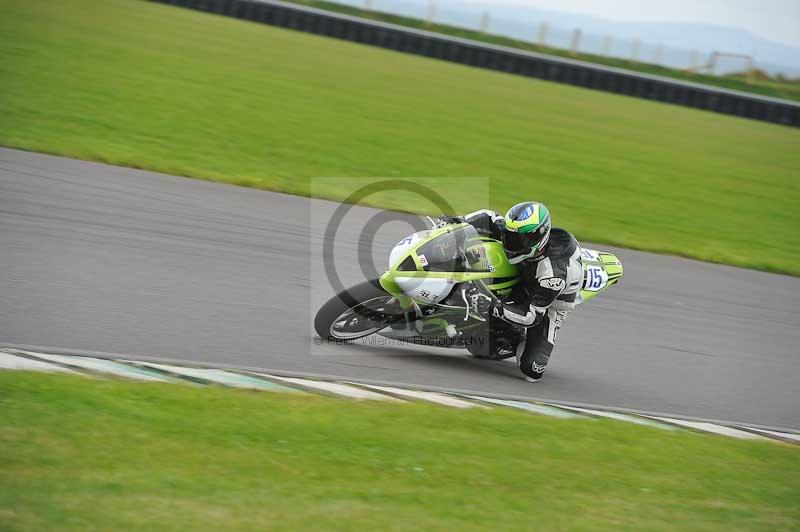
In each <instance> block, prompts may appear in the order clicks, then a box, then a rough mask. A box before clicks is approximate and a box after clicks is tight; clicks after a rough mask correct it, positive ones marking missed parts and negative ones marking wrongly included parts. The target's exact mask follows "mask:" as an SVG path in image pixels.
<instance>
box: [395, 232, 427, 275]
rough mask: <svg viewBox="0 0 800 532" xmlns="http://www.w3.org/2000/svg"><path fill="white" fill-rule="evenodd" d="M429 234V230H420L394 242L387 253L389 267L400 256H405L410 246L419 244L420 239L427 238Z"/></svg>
mask: <svg viewBox="0 0 800 532" xmlns="http://www.w3.org/2000/svg"><path fill="white" fill-rule="evenodd" d="M430 234H431V232H430V231H427V230H426V231H420V232H419V233H414V234H413V235H409V236H407V237H405V238H404V239H403V240H401V241H400V242H398V243H397V244H395V245H394V248H393V249H392V252H391V253H389V267H390V268H391V267H392V266H394V265H395V264H397V261H399V260H400V258H401V257H404V256H406V254H407V253H408V251H409V250H410V249H411V248H412V247H414V246H416V245H417V244H419V241H420V240H424V239H426V238H428V235H430Z"/></svg>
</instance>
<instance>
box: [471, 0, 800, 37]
mask: <svg viewBox="0 0 800 532" xmlns="http://www.w3.org/2000/svg"><path fill="white" fill-rule="evenodd" d="M468 1H469V0H468ZM474 1H475V2H476V3H482V4H504V5H527V6H530V7H535V8H538V9H547V10H550V11H566V12H570V13H578V14H581V15H590V16H595V17H600V18H606V19H610V20H615V21H620V22H699V23H703V24H716V25H720V26H732V27H735V28H740V29H744V30H748V31H750V32H752V33H754V34H756V35H759V36H761V37H764V38H766V39H769V40H772V41H778V42H782V43H785V44H789V45H792V46H800V0H474Z"/></svg>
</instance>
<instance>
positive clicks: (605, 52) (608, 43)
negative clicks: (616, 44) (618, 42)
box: [600, 35, 611, 57]
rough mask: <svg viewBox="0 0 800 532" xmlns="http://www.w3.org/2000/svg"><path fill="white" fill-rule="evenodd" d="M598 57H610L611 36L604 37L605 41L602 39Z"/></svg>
mask: <svg viewBox="0 0 800 532" xmlns="http://www.w3.org/2000/svg"><path fill="white" fill-rule="evenodd" d="M600 55H604V56H606V57H608V56H609V55H611V35H606V37H605V39H603V51H602V52H600Z"/></svg>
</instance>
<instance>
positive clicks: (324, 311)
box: [314, 279, 402, 340]
mask: <svg viewBox="0 0 800 532" xmlns="http://www.w3.org/2000/svg"><path fill="white" fill-rule="evenodd" d="M393 304H394V305H396V300H395V299H394V297H393V296H392V295H391V294H389V293H387V292H386V291H385V290H384V289H383V288H381V285H380V283H379V282H378V280H377V279H373V280H370V281H365V282H363V283H360V284H357V285H355V286H353V287H351V288H347V289H345V290H343V291H341V292H339V293H338V294H336V295H335V296H333V297H332V298H330V299H329V300H328V301H327V302H326V303H325V304H324V305H322V307H321V308H320V309H319V311H317V315H316V317H315V318H314V329H315V330H316V331H317V334H318V335H319V336H320V337H321V338H331V337H333V338H339V339H347V340H355V339H358V338H363V337H365V336H369V335H370V334H375V333H376V332H378V331H380V330H381V329H384V328H386V327H388V326H389V325H390V323H393V322H394V321H396V320H376V319H375V316H376V315H379V314H383V313H384V311H385V310H387V307H391V306H392V305H393ZM391 310H395V311H396V312H398V311H399V312H400V313H401V314H402V311H400V310H399V308H391ZM395 315H397V314H396V313H395Z"/></svg>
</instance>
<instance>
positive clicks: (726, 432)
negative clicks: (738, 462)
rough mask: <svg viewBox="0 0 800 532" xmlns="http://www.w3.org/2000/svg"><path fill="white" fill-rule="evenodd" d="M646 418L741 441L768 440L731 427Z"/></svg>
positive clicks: (656, 417) (653, 417)
mask: <svg viewBox="0 0 800 532" xmlns="http://www.w3.org/2000/svg"><path fill="white" fill-rule="evenodd" d="M647 417H649V418H652V419H657V420H659V421H664V422H665V423H670V424H672V425H678V426H681V427H686V428H689V429H694V430H699V431H702V432H711V433H713V434H720V435H722V436H730V437H731V438H739V439H741V440H768V439H769V438H765V437H764V436H759V435H758V434H753V433H752V432H746V431H744V430H739V429H734V428H731V427H726V426H724V425H716V424H714V423H705V422H703V421H688V420H685V419H674V418H670V417H659V416H647Z"/></svg>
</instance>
